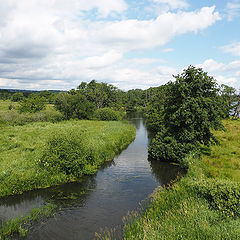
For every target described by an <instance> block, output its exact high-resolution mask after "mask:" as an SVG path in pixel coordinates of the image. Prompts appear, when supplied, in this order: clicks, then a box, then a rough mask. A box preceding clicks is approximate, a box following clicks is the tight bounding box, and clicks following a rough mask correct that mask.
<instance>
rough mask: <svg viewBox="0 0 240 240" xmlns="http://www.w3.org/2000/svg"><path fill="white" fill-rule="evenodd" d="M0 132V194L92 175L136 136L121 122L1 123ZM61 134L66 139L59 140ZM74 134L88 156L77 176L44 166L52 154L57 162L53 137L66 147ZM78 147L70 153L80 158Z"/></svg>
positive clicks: (130, 127) (132, 130) (131, 128)
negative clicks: (83, 175) (53, 148)
mask: <svg viewBox="0 0 240 240" xmlns="http://www.w3.org/2000/svg"><path fill="white" fill-rule="evenodd" d="M0 131H1V135H0V153H1V154H0V197H2V196H6V195H11V194H16V193H22V192H24V191H28V190H32V189H36V188H45V187H49V186H52V185H56V184H59V183H64V182H68V181H76V180H77V179H78V177H80V176H81V175H82V174H92V173H94V172H96V170H97V168H98V167H99V166H100V165H101V164H102V163H103V162H104V161H107V160H111V159H113V157H114V156H115V154H116V153H118V152H119V151H120V150H122V149H123V148H125V147H126V145H127V144H129V143H130V142H131V141H132V140H133V139H134V137H135V129H134V127H133V126H132V125H130V124H128V123H124V122H100V121H77V120H75V121H74V120H72V121H63V122H59V123H47V122H42V123H41V122H40V123H31V124H27V125H24V126H9V125H3V126H0ZM63 136H64V137H65V141H62V140H64V137H63ZM73 136H74V138H73V139H77V138H78V137H79V139H81V146H79V147H81V149H80V150H81V151H82V155H83V154H85V156H87V158H86V159H85V160H86V161H85V163H84V167H83V169H78V171H79V172H78V174H76V175H74V174H73V175H69V174H68V173H67V172H65V171H61V168H57V167H56V168H50V167H49V165H48V163H47V164H45V165H44V161H45V162H47V161H48V160H49V159H50V158H51V157H52V156H54V159H55V161H58V159H57V158H56V156H57V155H58V153H57V152H55V153H56V154H55V153H54V152H51V147H52V145H51V143H52V142H53V141H54V139H55V142H56V141H58V138H59V140H60V142H61V144H62V145H61V144H60V145H58V147H59V148H60V149H67V147H66V145H67V144H69V142H70V143H71V139H72V137H73ZM80 150H79V149H78V146H77V145H76V146H75V147H74V148H73V151H72V152H71V153H72V154H73V155H74V154H76V153H78V156H80V157H81V156H82V155H81V152H79V151H80ZM54 154H55V155H54ZM66 154H67V153H66ZM44 156H45V157H44ZM46 156H47V157H46ZM89 156H90V157H91V158H92V159H90V157H89ZM66 157H67V155H66ZM76 159H78V158H74V159H73V160H76ZM65 160H66V161H68V160H69V159H67V158H66V159H65ZM59 161H61V157H60V156H59Z"/></svg>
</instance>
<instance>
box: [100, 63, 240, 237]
mask: <svg viewBox="0 0 240 240" xmlns="http://www.w3.org/2000/svg"><path fill="white" fill-rule="evenodd" d="M175 78H176V81H175V82H169V83H168V84H166V85H164V86H162V87H161V89H160V91H159V95H158V96H162V98H161V102H160V103H159V101H153V102H152V104H151V105H149V106H148V111H147V112H146V116H147V118H148V124H149V127H150V128H151V129H152V130H153V131H154V132H155V137H154V138H153V140H152V142H151V144H150V146H149V156H150V157H151V158H153V159H155V160H157V161H169V162H176V163H177V164H180V166H181V167H182V168H184V169H186V170H187V173H186V175H185V176H184V177H182V178H181V179H180V180H179V181H177V182H175V183H174V184H173V185H171V186H170V187H169V188H163V187H160V188H158V189H156V191H155V192H154V193H153V194H152V200H151V203H150V205H149V206H148V207H147V209H146V211H145V210H143V213H141V214H138V213H134V214H132V215H130V216H128V217H126V218H125V219H124V220H125V226H124V231H123V238H124V239H149V240H150V239H151V240H153V239H158V240H159V239H219V240H220V239H229V240H230V239H231V240H232V239H239V236H240V178H239V173H240V151H239V149H240V120H239V119H236V120H233V119H232V118H231V117H230V118H229V109H230V108H231V106H232V105H231V101H226V99H228V100H229V99H230V97H231V94H229V95H225V97H223V96H221V95H220V94H219V87H218V85H217V84H216V81H215V80H214V79H213V78H212V77H209V76H208V75H207V73H206V72H203V71H202V69H197V68H195V67H192V66H190V67H189V68H188V69H185V70H184V71H183V73H182V74H181V75H177V76H175ZM166 96H167V97H166ZM235 97H236V96H235ZM238 97H239V96H238ZM156 99H157V98H156ZM223 118H228V119H225V120H223V121H222V119H223ZM106 236H107V237H105V239H109V236H111V234H108V235H106ZM103 238H104V237H103Z"/></svg>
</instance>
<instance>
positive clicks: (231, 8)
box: [226, 1, 240, 21]
mask: <svg viewBox="0 0 240 240" xmlns="http://www.w3.org/2000/svg"><path fill="white" fill-rule="evenodd" d="M226 12H227V18H228V21H233V19H234V18H235V17H237V16H239V15H240V3H238V1H235V2H228V3H227V6H226Z"/></svg>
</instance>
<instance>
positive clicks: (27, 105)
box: [19, 95, 47, 113]
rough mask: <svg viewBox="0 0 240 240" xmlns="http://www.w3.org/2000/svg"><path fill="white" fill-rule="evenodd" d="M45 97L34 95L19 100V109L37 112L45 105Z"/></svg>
mask: <svg viewBox="0 0 240 240" xmlns="http://www.w3.org/2000/svg"><path fill="white" fill-rule="evenodd" d="M46 101H47V100H46V98H44V97H40V96H38V95H34V96H32V97H29V98H27V99H24V100H23V101H21V102H20V105H19V111H20V112H30V113H34V112H39V111H41V110H43V109H45V107H46Z"/></svg>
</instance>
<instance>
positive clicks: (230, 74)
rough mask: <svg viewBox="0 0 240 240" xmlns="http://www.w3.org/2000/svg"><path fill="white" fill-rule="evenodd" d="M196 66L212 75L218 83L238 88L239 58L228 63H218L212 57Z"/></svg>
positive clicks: (239, 78) (239, 76) (239, 75)
mask: <svg viewBox="0 0 240 240" xmlns="http://www.w3.org/2000/svg"><path fill="white" fill-rule="evenodd" d="M195 66H196V67H200V68H202V69H203V70H204V71H206V72H208V73H209V75H211V76H213V77H214V78H215V79H216V80H217V82H218V83H219V84H228V85H231V86H233V87H236V88H238V87H239V86H240V85H239V84H240V74H239V71H238V70H239V68H240V60H234V61H231V62H229V63H225V64H224V63H218V62H217V61H215V60H214V59H207V60H205V61H204V62H203V63H201V64H196V65H195Z"/></svg>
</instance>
